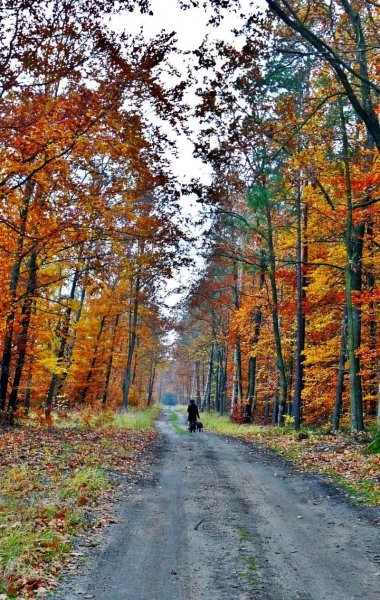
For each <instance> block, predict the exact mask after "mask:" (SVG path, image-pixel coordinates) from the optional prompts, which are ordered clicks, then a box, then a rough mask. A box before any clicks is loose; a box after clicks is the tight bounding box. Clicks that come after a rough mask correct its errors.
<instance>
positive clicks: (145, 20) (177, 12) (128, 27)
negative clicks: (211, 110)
mask: <svg viewBox="0 0 380 600" xmlns="http://www.w3.org/2000/svg"><path fill="white" fill-rule="evenodd" d="M241 4H242V8H243V9H245V10H243V12H246V13H248V14H249V13H250V12H251V11H252V10H253V9H252V8H250V7H252V5H254V6H261V7H263V6H265V4H266V3H265V0H241ZM151 8H152V11H153V16H151V15H147V14H145V15H142V14H141V13H140V12H139V11H138V10H135V11H134V12H133V13H129V12H128V13H125V15H124V18H123V17H121V16H120V15H118V16H117V19H116V20H115V19H114V20H112V22H111V27H112V28H115V29H116V30H125V31H126V32H127V33H129V34H132V35H137V34H139V32H140V30H142V32H143V35H144V37H145V38H146V39H147V40H149V39H152V38H154V37H156V36H157V35H158V34H159V33H160V32H162V31H165V32H167V33H171V32H173V31H174V32H176V40H177V42H176V45H177V47H178V48H179V49H180V50H182V51H192V50H195V49H197V48H198V47H199V46H200V45H201V44H202V42H203V40H204V39H205V37H206V35H207V36H208V38H209V39H210V40H217V39H222V40H224V41H227V42H230V43H231V44H234V45H237V44H238V43H239V41H238V40H237V39H236V37H235V36H234V34H233V33H232V30H233V29H235V28H236V29H239V28H240V27H241V26H242V24H243V21H242V20H241V18H239V16H238V15H236V14H234V13H233V12H230V13H226V14H227V16H226V18H225V19H224V20H223V21H222V24H221V25H220V26H219V27H217V28H215V27H212V26H210V25H208V24H207V23H208V20H209V18H210V16H211V13H210V12H207V11H206V10H205V9H204V8H191V9H189V10H186V11H184V10H181V8H180V7H179V3H178V1H177V0H151ZM240 43H242V40H241V41H240ZM170 60H171V62H172V64H174V65H175V66H176V67H177V68H179V69H181V65H183V61H184V58H183V57H181V56H180V55H172V56H171V57H170ZM185 60H189V57H188V58H187V59H186V57H185ZM190 60H191V58H190ZM167 81H168V82H169V83H172V79H171V78H170V77H168V79H167ZM186 101H187V102H188V103H190V104H192V105H195V103H196V102H197V99H196V96H195V94H194V91H191V90H190V91H189V93H188V95H187V96H186ZM162 126H163V129H164V131H165V133H166V134H167V135H169V137H170V136H171V139H173V142H175V144H176V146H177V148H178V157H177V158H176V157H174V156H173V157H171V164H172V169H173V171H174V173H175V175H176V176H177V177H178V178H179V179H180V180H181V181H182V182H183V183H187V182H189V181H190V180H191V179H192V178H199V179H200V180H201V181H202V182H203V183H208V182H210V181H211V170H210V168H209V167H208V166H207V165H204V164H203V163H202V161H201V160H200V159H196V158H194V157H193V144H192V143H191V141H190V140H189V139H187V137H186V136H185V135H184V134H182V135H180V134H178V133H177V132H175V131H173V129H171V128H168V127H165V124H162ZM191 128H192V130H193V137H196V136H197V135H198V134H199V131H200V127H199V125H198V124H197V123H196V120H195V119H192V120H191ZM183 207H184V208H183V210H184V212H185V213H187V214H189V215H193V216H196V215H197V212H198V206H197V205H196V204H195V203H194V202H192V201H191V199H190V198H184V199H183ZM197 235H199V237H201V235H202V233H201V230H200V229H199V228H197ZM190 253H191V254H192V256H193V258H194V261H195V262H194V267H193V269H189V268H188V267H184V268H181V269H180V270H179V272H178V273H177V275H176V276H175V277H174V279H173V280H170V281H167V284H166V294H165V296H166V297H165V304H166V305H167V306H175V305H176V303H177V302H179V301H180V300H181V299H182V298H183V292H181V293H179V294H178V293H176V292H175V287H176V286H177V285H179V284H181V285H185V286H186V284H189V283H190V282H191V281H192V280H194V278H195V279H197V274H196V271H201V270H202V268H203V264H204V263H203V260H201V259H199V258H198V259H197V257H196V255H197V254H198V253H199V250H197V244H195V245H194V247H193V248H192V249H191V250H190Z"/></svg>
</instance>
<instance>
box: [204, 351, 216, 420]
mask: <svg viewBox="0 0 380 600" xmlns="http://www.w3.org/2000/svg"><path fill="white" fill-rule="evenodd" d="M213 369H214V342H212V343H211V347H210V359H209V364H208V373H207V379H206V387H205V391H204V396H203V400H202V405H201V410H205V408H206V409H207V410H210V404H211V383H212V374H213Z"/></svg>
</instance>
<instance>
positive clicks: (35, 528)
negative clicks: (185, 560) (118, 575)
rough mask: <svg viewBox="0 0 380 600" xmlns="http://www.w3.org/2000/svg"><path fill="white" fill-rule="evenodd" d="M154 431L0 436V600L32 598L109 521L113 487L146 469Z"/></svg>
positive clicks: (34, 430)
mask: <svg viewBox="0 0 380 600" xmlns="http://www.w3.org/2000/svg"><path fill="white" fill-rule="evenodd" d="M155 438H156V432H155V431H154V430H153V429H150V430H147V429H145V430H133V429H117V428H116V429H115V428H102V429H85V430H84V429H72V428H65V429H60V428H57V427H49V428H43V427H33V426H30V425H28V426H26V425H22V426H21V427H17V428H16V429H14V430H7V431H4V432H0V464H1V467H0V486H1V488H0V489H1V491H0V533H1V535H0V598H25V599H26V598H38V597H41V598H42V597H44V596H46V595H47V594H48V593H49V592H50V591H51V590H52V589H54V588H55V586H56V583H57V578H58V577H59V575H60V574H61V572H62V568H63V567H66V568H68V569H69V570H71V571H73V572H75V571H77V570H78V569H79V568H80V565H81V561H82V560H83V557H82V556H81V553H79V552H75V551H74V542H75V539H76V538H77V536H78V535H80V534H81V535H83V536H84V538H83V541H84V545H88V546H91V545H92V543H93V544H94V545H95V544H96V543H97V542H96V540H95V541H94V539H95V536H94V533H95V532H96V531H99V530H100V529H101V528H103V527H104V526H107V525H109V524H111V523H113V522H115V517H114V515H113V511H112V505H113V503H114V502H115V499H116V498H117V493H118V487H120V485H119V484H121V483H125V482H129V483H130V484H133V483H135V482H137V481H139V480H140V479H141V478H142V477H144V475H145V474H146V473H147V472H148V470H149V462H150V461H148V460H147V456H148V452H149V449H150V448H151V445H152V443H153V441H154V439H155Z"/></svg>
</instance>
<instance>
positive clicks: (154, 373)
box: [146, 353, 157, 408]
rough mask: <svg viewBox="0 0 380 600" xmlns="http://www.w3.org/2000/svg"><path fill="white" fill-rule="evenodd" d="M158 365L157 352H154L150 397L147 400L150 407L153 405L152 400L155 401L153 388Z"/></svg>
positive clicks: (149, 387) (150, 376)
mask: <svg viewBox="0 0 380 600" xmlns="http://www.w3.org/2000/svg"><path fill="white" fill-rule="evenodd" d="M156 367H157V354H156V353H154V356H153V360H152V364H151V368H150V374H149V385H148V397H147V400H146V405H147V407H148V408H149V407H150V406H151V405H152V401H153V388H154V382H155V379H156Z"/></svg>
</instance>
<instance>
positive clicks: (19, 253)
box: [0, 181, 34, 411]
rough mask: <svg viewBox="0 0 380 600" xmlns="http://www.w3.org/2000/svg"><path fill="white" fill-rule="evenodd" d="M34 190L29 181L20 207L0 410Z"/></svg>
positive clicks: (3, 402) (0, 375)
mask: <svg viewBox="0 0 380 600" xmlns="http://www.w3.org/2000/svg"><path fill="white" fill-rule="evenodd" d="M33 190H34V183H33V182H32V181H29V182H28V183H27V186H26V190H25V195H24V201H23V205H22V207H21V209H20V226H19V236H18V238H17V246H16V252H15V257H14V262H13V266H12V271H11V278H10V282H9V292H10V311H9V313H8V316H7V319H6V323H5V336H4V344H3V355H2V360H1V372H0V410H1V411H3V410H5V406H6V401H7V390H8V381H9V376H10V366H11V359H12V346H13V330H14V322H15V318H16V302H17V300H16V296H17V287H18V282H19V278H20V270H21V263H22V261H23V258H24V242H25V233H26V226H27V220H28V214H29V206H30V202H31V199H32V195H33Z"/></svg>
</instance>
